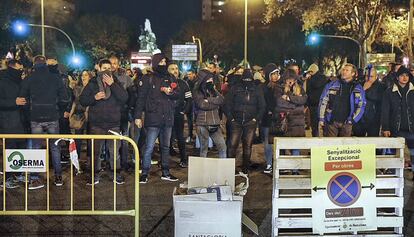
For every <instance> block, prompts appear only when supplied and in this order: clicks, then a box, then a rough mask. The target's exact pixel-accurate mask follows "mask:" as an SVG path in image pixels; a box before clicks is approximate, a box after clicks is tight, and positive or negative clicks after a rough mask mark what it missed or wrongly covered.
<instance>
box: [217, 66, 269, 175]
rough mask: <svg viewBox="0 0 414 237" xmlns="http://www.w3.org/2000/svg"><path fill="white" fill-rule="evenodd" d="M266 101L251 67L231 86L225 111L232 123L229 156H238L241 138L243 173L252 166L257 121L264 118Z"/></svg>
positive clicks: (226, 99)
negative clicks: (255, 81) (239, 80)
mask: <svg viewBox="0 0 414 237" xmlns="http://www.w3.org/2000/svg"><path fill="white" fill-rule="evenodd" d="M265 107H266V102H265V99H264V96H263V92H262V90H261V89H260V88H258V85H256V84H255V83H254V80H253V74H252V72H251V70H250V69H245V70H244V71H243V74H242V77H241V82H239V83H237V84H236V85H234V86H232V87H231V88H230V91H229V93H228V94H227V95H226V98H225V112H226V116H227V119H228V120H229V121H230V123H231V135H230V136H231V138H230V149H229V155H228V157H231V158H236V151H237V148H238V147H239V142H240V138H241V139H242V142H243V168H242V171H243V173H245V174H247V173H248V169H249V167H250V157H251V154H252V142H253V137H254V133H255V130H256V125H257V121H260V119H262V116H263V113H264V112H265Z"/></svg>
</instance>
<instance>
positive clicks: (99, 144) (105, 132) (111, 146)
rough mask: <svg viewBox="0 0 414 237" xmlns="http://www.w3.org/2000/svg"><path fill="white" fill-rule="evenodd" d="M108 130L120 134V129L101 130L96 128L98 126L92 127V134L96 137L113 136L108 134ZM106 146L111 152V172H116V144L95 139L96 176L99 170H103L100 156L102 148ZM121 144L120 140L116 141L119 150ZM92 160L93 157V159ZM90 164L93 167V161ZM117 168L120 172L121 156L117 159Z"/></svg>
mask: <svg viewBox="0 0 414 237" xmlns="http://www.w3.org/2000/svg"><path fill="white" fill-rule="evenodd" d="M108 130H112V131H114V132H119V127H115V128H108V129H105V128H101V127H96V126H92V127H91V134H96V135H112V134H111V133H109V132H108ZM104 144H106V148H107V150H108V151H109V164H110V166H111V167H110V170H111V171H112V170H114V142H113V141H111V140H102V139H95V140H94V144H93V149H94V153H95V154H94V157H93V159H94V171H95V174H97V173H98V172H99V170H100V169H101V161H100V156H101V154H99V153H100V152H99V151H100V150H101V147H102V146H103V145H104ZM119 145H120V142H119V140H116V147H117V148H119ZM91 159H92V157H91ZM90 164H91V166H92V160H91V161H90ZM116 168H117V170H119V169H120V168H121V167H120V162H119V156H117V157H116ZM91 172H92V167H91Z"/></svg>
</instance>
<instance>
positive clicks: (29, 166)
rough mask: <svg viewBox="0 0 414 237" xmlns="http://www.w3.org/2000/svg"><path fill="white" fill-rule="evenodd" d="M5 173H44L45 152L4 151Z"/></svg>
mask: <svg viewBox="0 0 414 237" xmlns="http://www.w3.org/2000/svg"><path fill="white" fill-rule="evenodd" d="M6 172H46V150H45V149H21V150H11V149H6Z"/></svg>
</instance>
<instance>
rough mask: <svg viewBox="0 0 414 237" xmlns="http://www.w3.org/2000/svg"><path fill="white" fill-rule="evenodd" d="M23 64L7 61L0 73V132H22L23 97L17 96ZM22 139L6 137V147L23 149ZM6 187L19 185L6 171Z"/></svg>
mask: <svg viewBox="0 0 414 237" xmlns="http://www.w3.org/2000/svg"><path fill="white" fill-rule="evenodd" d="M22 73H23V65H22V64H21V63H20V62H19V61H16V60H10V61H9V62H8V63H7V69H6V70H5V71H4V73H2V74H1V75H0V134H24V133H25V129H24V126H23V118H22V116H23V111H22V109H23V106H24V105H26V103H27V102H26V99H25V98H18V97H19V92H20V87H21V84H22ZM3 145H4V144H3ZM23 148H25V141H24V140H22V139H7V142H6V149H23ZM6 179H7V180H6V182H3V183H2V185H4V184H6V188H17V187H19V185H17V183H16V182H15V179H14V178H13V176H12V175H11V173H6Z"/></svg>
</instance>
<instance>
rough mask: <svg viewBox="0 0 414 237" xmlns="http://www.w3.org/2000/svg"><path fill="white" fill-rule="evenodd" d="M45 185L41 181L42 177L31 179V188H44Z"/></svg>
mask: <svg viewBox="0 0 414 237" xmlns="http://www.w3.org/2000/svg"><path fill="white" fill-rule="evenodd" d="M44 186H45V185H44V184H43V183H42V182H41V181H40V179H32V180H30V181H29V190H35V189H39V188H43V187H44Z"/></svg>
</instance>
